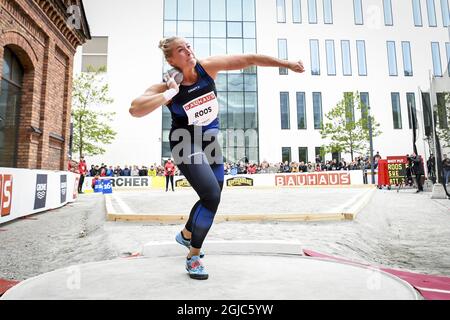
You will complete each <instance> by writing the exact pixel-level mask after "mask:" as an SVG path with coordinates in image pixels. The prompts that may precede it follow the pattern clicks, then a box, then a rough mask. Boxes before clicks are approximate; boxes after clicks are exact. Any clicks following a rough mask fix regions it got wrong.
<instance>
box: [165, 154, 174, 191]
mask: <svg viewBox="0 0 450 320" xmlns="http://www.w3.org/2000/svg"><path fill="white" fill-rule="evenodd" d="M174 174H175V165H174V164H173V163H172V159H168V160H167V162H166V164H165V165H164V175H165V176H166V192H167V190H168V187H169V180H170V185H171V186H172V191H175V189H174V188H173V176H174Z"/></svg>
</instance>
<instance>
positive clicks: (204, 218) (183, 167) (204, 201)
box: [178, 156, 221, 249]
mask: <svg viewBox="0 0 450 320" xmlns="http://www.w3.org/2000/svg"><path fill="white" fill-rule="evenodd" d="M203 158H204V159H203V161H202V163H201V164H185V163H183V164H179V165H178V167H179V168H180V171H181V173H183V175H184V176H185V177H186V179H187V180H188V181H189V183H190V184H191V186H192V187H193V188H194V190H195V191H196V192H197V194H198V196H199V197H200V200H199V201H198V202H197V203H196V204H195V205H194V208H192V210H191V212H192V218H191V219H190V220H191V222H190V223H189V225H188V228H191V232H192V236H191V247H193V248H195V249H200V248H201V247H202V244H203V241H204V240H205V237H206V235H207V234H208V231H209V229H210V227H211V225H212V223H213V220H214V216H215V214H216V212H217V207H218V206H219V202H220V191H221V189H220V185H219V183H218V182H217V180H216V177H215V175H214V172H213V170H212V169H211V166H210V165H209V164H208V163H207V162H206V159H205V157H204V156H203Z"/></svg>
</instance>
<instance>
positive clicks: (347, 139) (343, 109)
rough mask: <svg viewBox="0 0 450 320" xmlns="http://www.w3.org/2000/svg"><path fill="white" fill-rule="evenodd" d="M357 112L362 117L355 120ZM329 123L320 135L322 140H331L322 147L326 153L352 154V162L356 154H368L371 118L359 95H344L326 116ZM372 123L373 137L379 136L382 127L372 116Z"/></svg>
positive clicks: (324, 126) (350, 93)
mask: <svg viewBox="0 0 450 320" xmlns="http://www.w3.org/2000/svg"><path fill="white" fill-rule="evenodd" d="M355 106H356V110H357V111H359V112H360V114H361V117H360V118H359V120H355ZM325 117H326V119H328V122H326V123H324V124H323V125H322V129H321V130H320V134H321V135H322V139H329V141H330V142H329V143H328V144H325V145H323V146H322V148H323V152H324V153H330V152H345V153H350V155H351V158H352V161H353V158H354V156H353V155H354V154H355V153H356V152H358V153H360V154H368V151H369V141H370V140H369V139H370V137H369V125H368V123H369V117H368V108H367V106H366V105H365V104H364V103H363V102H362V101H361V99H360V96H359V93H358V92H356V93H353V92H349V93H344V99H343V100H341V101H339V103H338V104H337V105H336V106H335V107H334V108H333V109H331V110H330V112H328V113H327V114H326V115H325ZM370 120H371V122H372V137H376V136H379V135H380V134H381V131H380V130H378V128H379V127H380V125H379V124H378V123H377V122H376V121H375V118H374V117H373V116H370Z"/></svg>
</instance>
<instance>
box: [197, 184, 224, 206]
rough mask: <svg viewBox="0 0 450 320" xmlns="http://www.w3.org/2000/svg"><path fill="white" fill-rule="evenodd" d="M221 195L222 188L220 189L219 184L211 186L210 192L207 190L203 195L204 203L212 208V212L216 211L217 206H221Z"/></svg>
mask: <svg viewBox="0 0 450 320" xmlns="http://www.w3.org/2000/svg"><path fill="white" fill-rule="evenodd" d="M220 195H221V190H220V187H219V186H216V187H214V188H211V189H210V190H208V192H206V193H205V194H204V195H203V197H202V199H201V200H202V203H203V205H204V206H205V207H206V208H208V209H209V210H211V211H212V212H216V211H217V207H218V206H219V203H220Z"/></svg>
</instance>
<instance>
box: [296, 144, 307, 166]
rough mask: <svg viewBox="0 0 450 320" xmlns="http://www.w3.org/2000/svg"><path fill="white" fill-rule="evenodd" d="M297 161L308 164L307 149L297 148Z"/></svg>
mask: <svg viewBox="0 0 450 320" xmlns="http://www.w3.org/2000/svg"><path fill="white" fill-rule="evenodd" d="M298 161H299V162H304V163H308V147H299V148H298Z"/></svg>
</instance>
